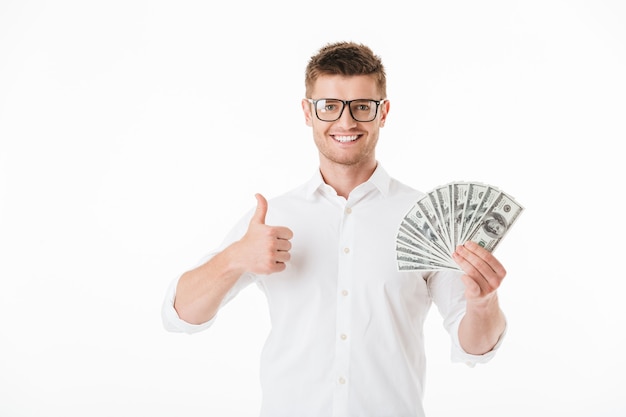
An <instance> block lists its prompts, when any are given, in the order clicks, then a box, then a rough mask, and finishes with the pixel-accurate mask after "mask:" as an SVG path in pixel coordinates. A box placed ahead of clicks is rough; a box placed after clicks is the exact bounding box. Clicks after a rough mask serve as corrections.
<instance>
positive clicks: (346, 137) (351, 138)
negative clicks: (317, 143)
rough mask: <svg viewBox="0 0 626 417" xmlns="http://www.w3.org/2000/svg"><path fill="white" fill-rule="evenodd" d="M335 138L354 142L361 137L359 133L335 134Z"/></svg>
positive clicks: (344, 141) (338, 140)
mask: <svg viewBox="0 0 626 417" xmlns="http://www.w3.org/2000/svg"><path fill="white" fill-rule="evenodd" d="M333 138H334V139H335V140H336V141H337V142H341V143H347V142H354V141H355V140H357V139H358V138H359V135H344V136H340V135H333Z"/></svg>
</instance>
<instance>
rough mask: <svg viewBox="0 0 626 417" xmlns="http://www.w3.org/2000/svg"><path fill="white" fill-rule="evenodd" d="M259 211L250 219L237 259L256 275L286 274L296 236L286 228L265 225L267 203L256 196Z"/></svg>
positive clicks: (243, 266)
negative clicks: (284, 271) (292, 241)
mask: <svg viewBox="0 0 626 417" xmlns="http://www.w3.org/2000/svg"><path fill="white" fill-rule="evenodd" d="M255 197H256V200H257V207H256V211H255V212H254V214H253V215H252V218H251V219H250V224H249V226H248V231H247V232H246V234H245V235H244V237H243V238H241V240H240V241H239V242H237V246H238V248H237V253H238V259H240V262H242V268H243V269H244V270H246V271H250V272H253V273H256V274H271V273H273V272H280V271H282V270H284V269H285V268H286V267H287V265H286V264H285V262H287V261H288V260H289V259H290V257H291V255H290V254H289V250H290V249H291V242H289V240H290V239H291V238H292V237H293V232H292V231H291V230H290V229H289V228H287V227H281V226H268V225H266V224H265V216H266V214H267V200H266V199H265V197H263V196H262V195H261V194H256V195H255Z"/></svg>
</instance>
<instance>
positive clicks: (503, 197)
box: [467, 193, 523, 252]
mask: <svg viewBox="0 0 626 417" xmlns="http://www.w3.org/2000/svg"><path fill="white" fill-rule="evenodd" d="M522 210H523V208H522V206H520V205H519V204H518V203H517V202H516V201H515V200H513V199H512V198H511V197H510V196H509V195H507V194H505V193H500V195H498V198H497V199H496V200H495V201H494V203H493V204H492V205H491V207H490V208H489V210H487V211H486V212H485V214H483V215H482V217H481V218H480V220H479V221H477V222H476V223H475V225H474V226H473V230H471V231H470V233H469V235H468V237H467V240H471V241H473V242H476V243H478V244H479V245H480V246H482V247H484V248H485V249H487V250H488V251H490V252H493V250H494V249H495V248H496V246H498V243H500V241H501V240H502V238H503V237H504V235H506V233H507V232H508V231H509V229H510V228H511V226H512V225H513V223H515V220H517V217H518V216H519V215H520V214H521V213H522Z"/></svg>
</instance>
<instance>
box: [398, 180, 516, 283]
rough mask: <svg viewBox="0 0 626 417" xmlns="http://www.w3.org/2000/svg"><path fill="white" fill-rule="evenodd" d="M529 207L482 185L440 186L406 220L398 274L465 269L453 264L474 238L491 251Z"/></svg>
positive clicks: (400, 232)
mask: <svg viewBox="0 0 626 417" xmlns="http://www.w3.org/2000/svg"><path fill="white" fill-rule="evenodd" d="M523 210H524V208H523V207H522V206H521V205H520V204H519V203H518V202H516V201H515V200H514V199H513V197H511V196H510V195H508V194H506V193H505V192H503V191H501V190H499V189H498V188H496V187H494V186H491V185H488V184H483V183H478V182H452V183H448V184H445V185H441V186H439V187H437V188H435V189H434V190H432V191H430V192H429V193H427V194H426V195H425V196H423V197H422V198H420V199H419V200H418V201H417V202H416V203H415V205H414V206H413V207H412V208H411V210H409V212H408V213H407V214H406V215H405V216H404V218H403V219H402V222H401V224H400V227H399V228H398V235H397V238H396V255H397V256H396V259H397V262H398V270H401V271H407V270H433V269H454V270H460V268H459V266H458V265H457V264H456V263H455V262H454V260H452V253H453V252H454V250H455V248H456V246H457V245H461V244H463V243H465V242H467V241H469V240H471V241H474V242H476V243H478V244H479V245H480V246H482V247H484V248H486V249H487V250H489V251H490V252H493V250H494V249H495V248H496V247H497V246H498V244H499V243H500V241H501V240H502V238H503V237H504V236H505V235H506V234H507V232H508V231H509V230H510V229H511V226H513V223H515V221H516V220H517V218H518V217H519V215H520V214H521V213H522V211H523Z"/></svg>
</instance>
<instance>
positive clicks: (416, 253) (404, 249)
mask: <svg viewBox="0 0 626 417" xmlns="http://www.w3.org/2000/svg"><path fill="white" fill-rule="evenodd" d="M407 241H409V240H407V239H404V238H403V236H402V234H401V233H399V234H398V240H397V241H396V255H397V256H398V259H400V256H403V257H405V259H415V260H417V259H429V260H432V261H436V262H439V263H441V264H447V265H456V263H455V262H454V261H453V260H452V258H450V257H442V256H440V255H439V254H437V253H435V252H433V251H432V249H431V248H428V247H424V246H422V245H420V244H419V243H418V244H407V243H406V242H407Z"/></svg>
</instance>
